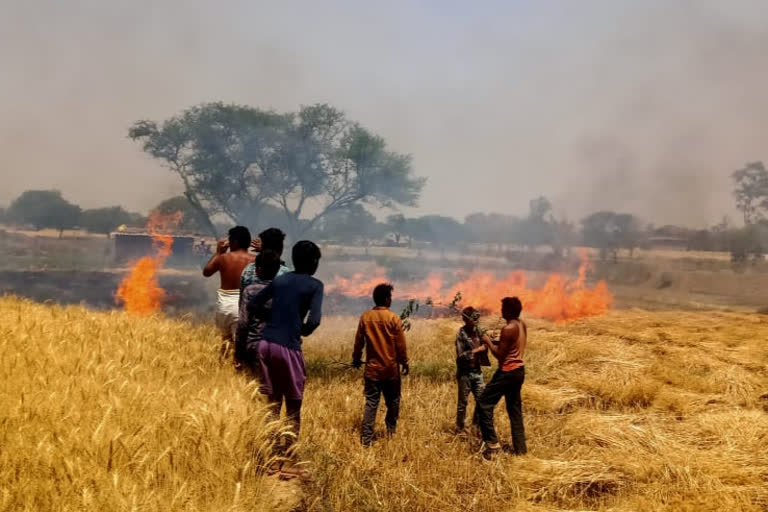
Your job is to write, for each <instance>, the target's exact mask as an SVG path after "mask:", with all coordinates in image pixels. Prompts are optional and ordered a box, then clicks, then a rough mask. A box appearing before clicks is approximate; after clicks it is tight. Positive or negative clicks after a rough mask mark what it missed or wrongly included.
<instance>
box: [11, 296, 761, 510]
mask: <svg viewBox="0 0 768 512" xmlns="http://www.w3.org/2000/svg"><path fill="white" fill-rule="evenodd" d="M496 322H497V320H495V319H487V321H486V323H487V324H489V326H490V327H493V326H494V324H495V323H496ZM530 325H531V329H530V335H529V338H530V341H529V350H528V353H527V361H526V367H527V369H526V383H525V385H524V386H523V406H524V414H525V425H526V430H527V436H528V447H529V453H528V455H526V456H523V457H513V456H511V455H500V456H498V457H496V458H495V459H494V460H491V461H486V460H484V459H483V458H482V457H481V456H480V455H479V453H478V451H479V449H480V445H479V442H478V441H477V440H476V439H474V438H473V437H471V436H470V437H457V436H455V435H454V434H453V433H452V427H453V423H454V415H455V404H456V397H455V395H456V385H455V381H454V368H455V366H454V355H453V345H452V340H453V335H454V332H455V329H456V328H457V327H458V323H457V322H455V321H453V320H448V319H444V320H419V321H416V322H415V323H414V327H413V329H412V330H411V331H410V332H409V335H408V343H409V350H410V356H411V360H412V365H411V368H412V371H411V375H410V376H408V377H405V378H404V382H403V400H402V412H401V421H400V424H399V427H398V433H397V435H396V436H395V437H394V438H392V439H384V438H382V439H381V440H379V441H378V442H376V444H374V446H373V447H372V448H369V449H364V448H362V447H361V446H360V445H359V442H358V436H359V427H360V417H361V413H362V407H363V397H362V381H361V379H362V377H361V373H360V372H359V371H358V370H353V369H347V368H345V367H343V366H340V365H337V364H334V361H345V362H346V361H348V360H349V358H350V354H351V345H352V336H353V334H354V328H355V326H356V320H355V319H354V318H352V317H333V318H326V319H325V320H324V324H323V325H322V326H321V328H320V329H319V330H318V332H317V333H316V334H315V335H313V336H312V337H310V338H308V339H307V340H306V341H305V345H304V346H305V353H306V358H307V367H308V372H309V377H308V382H307V392H306V396H305V404H304V409H303V423H302V436H301V440H300V444H299V446H298V453H299V456H300V457H301V459H302V460H303V461H306V462H307V464H308V467H309V468H310V469H311V474H312V477H311V478H310V479H309V480H307V481H305V482H302V483H297V482H296V481H293V482H288V483H286V482H282V481H280V480H278V479H276V478H275V477H273V476H268V475H267V474H266V472H265V467H266V466H267V465H268V464H269V462H270V460H271V459H270V457H271V453H272V450H271V443H272V442H273V440H274V439H275V438H276V437H277V436H278V434H280V433H281V431H282V429H283V426H282V425H281V424H279V423H277V422H272V421H270V418H269V416H268V414H267V412H266V409H265V407H264V405H263V403H262V402H261V399H260V397H259V396H258V394H257V393H256V392H255V388H254V385H253V383H249V382H248V380H247V379H246V378H245V377H243V376H242V375H239V374H237V373H236V372H234V370H233V369H232V367H231V365H230V364H229V363H228V362H227V361H223V362H222V361H221V360H220V357H219V352H218V349H219V343H218V340H217V334H216V332H215V330H214V329H213V328H211V327H209V326H206V325H200V324H199V323H197V322H196V321H195V320H194V319H192V318H187V319H185V318H181V319H169V318H165V317H163V316H155V317H148V318H139V317H133V316H130V315H127V314H125V313H122V312H93V311H89V310H87V309H85V308H81V307H60V306H54V305H40V304H34V303H31V302H28V301H24V300H20V299H15V298H2V299H0V379H1V380H2V383H3V385H2V388H0V424H1V425H2V428H0V510H3V511H6V510H8V511H11V510H13V511H17V510H25V511H27V510H28V511H32V510H68V511H69V510H72V511H74V510H78V511H79V510H116V511H134V510H135V511H145V510H146V511H155V510H157V511H160V510H163V511H166V510H184V511H198V510H199V511H219V510H229V511H249V510H285V511H288V510H317V511H326V510H328V511H330V510H355V511H356V510H395V511H399V510H402V511H406V510H408V511H414V510H436V511H438V510H439V511H452V510H481V511H483V510H489V511H490V510H493V511H500V510H541V511H543V510H617V511H618V510H643V511H646V510H651V511H653V510H692V511H693V510H696V511H698V510H720V511H725V510H728V511H730V510H755V511H765V510H768V317H766V316H760V315H752V314H738V313H724V312H711V313H683V312H665V313H655V312H654V313H649V312H644V311H639V310H634V311H621V312H613V313H610V314H607V315H604V316H601V317H596V318H592V319H588V320H583V321H581V322H577V323H573V324H569V325H565V326H564V325H556V324H551V323H547V322H541V321H535V320H532V321H531V322H530ZM503 411H504V409H503V406H500V407H499V408H498V409H497V419H498V426H499V433H500V435H501V437H502V438H504V437H508V435H509V427H508V424H507V421H506V418H505V414H504V413H503ZM378 422H379V423H378V424H377V426H378V429H379V430H380V431H383V424H382V423H383V414H382V413H380V417H379V418H378Z"/></svg>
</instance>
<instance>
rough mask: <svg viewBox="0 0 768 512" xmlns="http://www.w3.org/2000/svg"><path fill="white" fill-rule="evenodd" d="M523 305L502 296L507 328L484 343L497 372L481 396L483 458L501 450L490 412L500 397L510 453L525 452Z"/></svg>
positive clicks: (516, 299) (520, 453)
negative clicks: (495, 361) (509, 432)
mask: <svg viewBox="0 0 768 512" xmlns="http://www.w3.org/2000/svg"><path fill="white" fill-rule="evenodd" d="M522 310H523V305H522V303H521V302H520V299H518V298H517V297H505V298H504V299H502V301H501V316H502V317H504V320H506V321H507V325H505V326H504V328H503V329H502V330H501V336H500V338H499V342H498V343H496V342H494V341H493V340H491V339H490V338H488V337H485V338H484V339H483V342H484V343H485V344H486V346H487V347H488V350H490V351H491V353H492V354H493V355H494V356H495V357H496V359H498V360H499V369H498V370H497V371H496V373H495V374H494V375H493V378H492V379H491V382H489V383H488V385H487V386H485V390H484V391H483V394H482V395H481V396H480V400H479V407H480V430H481V431H482V433H483V441H484V442H485V444H486V455H492V454H493V453H495V452H498V451H499V450H501V445H500V444H499V439H498V438H497V437H496V429H495V427H494V425H493V410H494V408H495V407H496V404H498V403H499V400H501V397H504V401H505V402H506V403H507V414H508V415H509V426H510V428H511V430H512V450H513V451H514V453H515V454H516V455H523V454H525V453H526V452H527V447H526V444H525V428H524V427H523V405H522V401H521V399H520V388H522V386H523V381H525V364H524V363H523V360H524V357H525V348H526V345H527V344H528V326H527V325H526V324H525V322H523V321H522V320H520V312H521V311H522Z"/></svg>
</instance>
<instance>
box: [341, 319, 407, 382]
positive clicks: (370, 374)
mask: <svg viewBox="0 0 768 512" xmlns="http://www.w3.org/2000/svg"><path fill="white" fill-rule="evenodd" d="M363 347H365V356H366V363H365V377H366V378H369V379H372V380H389V379H394V378H396V377H397V376H398V375H399V368H398V364H405V363H407V362H408V355H407V353H406V346H405V332H404V331H403V323H402V320H401V319H400V317H399V316H398V315H396V314H395V313H393V312H392V311H390V310H389V308H386V307H375V308H373V309H371V310H369V311H366V312H365V313H363V315H362V316H361V317H360V324H359V325H358V329H357V335H356V337H355V348H354V353H353V359H354V360H359V359H360V358H361V356H362V350H363Z"/></svg>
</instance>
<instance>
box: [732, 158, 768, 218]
mask: <svg viewBox="0 0 768 512" xmlns="http://www.w3.org/2000/svg"><path fill="white" fill-rule="evenodd" d="M731 177H732V178H733V181H734V182H735V184H736V188H735V189H734V191H733V193H734V195H735V196H736V205H737V206H738V207H739V209H740V210H741V212H742V214H743V215H744V224H745V225H749V224H753V223H755V222H757V221H758V220H760V219H762V218H763V217H764V215H765V213H766V212H767V211H768V170H766V169H765V166H764V165H763V162H751V163H748V164H747V165H746V166H744V168H743V169H739V170H736V171H733V174H731Z"/></svg>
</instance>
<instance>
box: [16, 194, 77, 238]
mask: <svg viewBox="0 0 768 512" xmlns="http://www.w3.org/2000/svg"><path fill="white" fill-rule="evenodd" d="M8 217H9V218H10V219H11V220H13V221H16V222H19V223H22V224H30V225H32V226H34V227H35V229H43V228H54V229H57V230H58V231H59V235H61V233H62V232H63V231H64V230H65V229H72V228H74V227H77V225H78V223H79V221H80V207H79V206H77V205H75V204H72V203H70V202H69V201H67V200H66V199H64V198H63V197H62V196H61V192H60V191H58V190H27V191H25V192H22V194H21V195H20V196H19V197H17V198H16V199H15V200H14V201H13V203H11V206H10V207H9V208H8Z"/></svg>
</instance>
